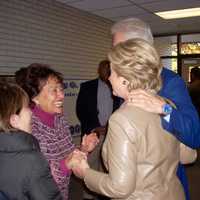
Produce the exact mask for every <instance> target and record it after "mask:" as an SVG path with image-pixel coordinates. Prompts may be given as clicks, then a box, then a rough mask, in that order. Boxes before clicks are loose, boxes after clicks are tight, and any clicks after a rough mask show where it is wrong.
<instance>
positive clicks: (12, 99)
mask: <svg viewBox="0 0 200 200" xmlns="http://www.w3.org/2000/svg"><path fill="white" fill-rule="evenodd" d="M0 97H1V98H0V130H1V131H4V132H6V131H10V130H13V129H14V128H13V127H12V126H11V124H10V117H11V115H13V114H19V113H20V111H21V109H22V107H23V106H24V105H28V103H29V99H28V96H27V94H26V93H25V92H24V90H23V89H21V88H20V87H19V86H18V85H16V84H14V83H8V82H0Z"/></svg>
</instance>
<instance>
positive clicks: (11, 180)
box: [0, 131, 62, 200]
mask: <svg viewBox="0 0 200 200" xmlns="http://www.w3.org/2000/svg"><path fill="white" fill-rule="evenodd" d="M0 190H1V191H2V192H4V193H5V194H6V195H7V196H8V197H9V199H15V200H28V199H29V200H30V199H31V200H62V197H61V195H60V193H59V190H58V188H57V186H56V183H55V182H54V180H53V178H52V176H51V173H50V168H49V166H48V162H47V161H46V160H45V158H44V157H43V155H42V154H41V152H40V150H39V144H38V142H37V140H36V139H35V138H34V137H33V136H32V135H31V134H28V133H25V132H21V131H20V132H10V133H5V132H0Z"/></svg>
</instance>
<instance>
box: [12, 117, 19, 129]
mask: <svg viewBox="0 0 200 200" xmlns="http://www.w3.org/2000/svg"><path fill="white" fill-rule="evenodd" d="M18 123H19V116H18V115H16V114H12V115H11V116H10V125H11V126H12V127H13V128H18Z"/></svg>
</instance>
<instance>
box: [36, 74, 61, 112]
mask: <svg viewBox="0 0 200 200" xmlns="http://www.w3.org/2000/svg"><path fill="white" fill-rule="evenodd" d="M33 101H35V102H36V104H39V106H40V107H41V109H42V110H44V111H45V112H48V113H62V112H63V101H64V91H63V85H62V83H60V81H59V80H58V79H57V78H55V77H51V76H50V77H49V78H48V79H47V82H46V84H45V85H44V86H43V88H42V90H41V91H40V93H39V94H38V95H37V96H36V97H34V99H33Z"/></svg>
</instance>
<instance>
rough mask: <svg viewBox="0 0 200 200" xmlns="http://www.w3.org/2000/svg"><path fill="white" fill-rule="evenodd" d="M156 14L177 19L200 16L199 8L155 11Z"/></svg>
mask: <svg viewBox="0 0 200 200" xmlns="http://www.w3.org/2000/svg"><path fill="white" fill-rule="evenodd" d="M155 14H156V15H158V16H160V17H162V18H164V19H177V18H185V17H196V16H200V8H188V9H182V10H170V11H164V12H156V13H155Z"/></svg>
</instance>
